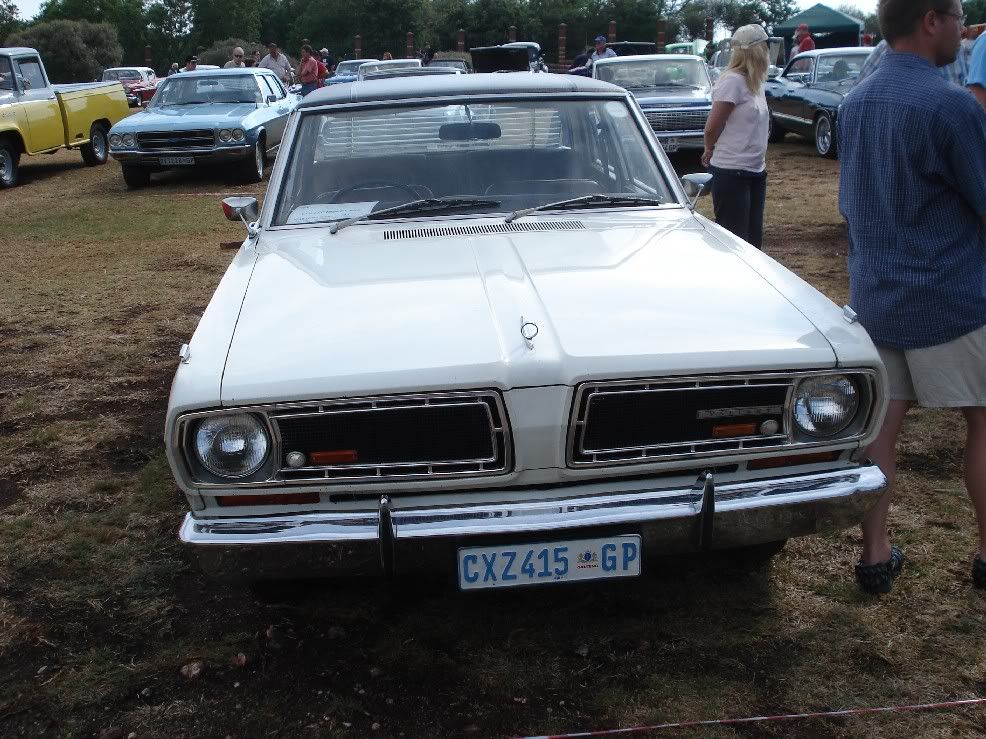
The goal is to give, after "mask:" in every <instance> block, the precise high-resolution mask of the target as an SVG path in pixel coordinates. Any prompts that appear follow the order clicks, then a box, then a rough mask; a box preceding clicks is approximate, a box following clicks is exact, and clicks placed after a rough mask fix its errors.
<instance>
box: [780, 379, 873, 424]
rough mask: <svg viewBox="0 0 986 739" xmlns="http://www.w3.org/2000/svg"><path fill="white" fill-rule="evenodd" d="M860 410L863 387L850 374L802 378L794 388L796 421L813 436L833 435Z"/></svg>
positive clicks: (850, 421)
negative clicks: (858, 385)
mask: <svg viewBox="0 0 986 739" xmlns="http://www.w3.org/2000/svg"><path fill="white" fill-rule="evenodd" d="M858 410H859V388H858V387H857V386H856V383H855V382H853V381H852V379H850V378H849V377H847V376H846V375H826V376H823V377H810V378H808V379H806V380H802V381H801V382H800V383H799V384H798V386H797V388H796V389H795V391H794V423H795V425H796V426H797V427H798V429H800V430H801V431H803V432H804V433H806V434H808V435H809V436H816V437H822V436H833V435H835V434H837V433H839V432H840V431H842V430H843V429H845V428H846V426H848V425H849V424H850V423H852V421H853V419H854V418H855V417H856V411H858Z"/></svg>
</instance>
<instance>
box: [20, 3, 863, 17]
mask: <svg viewBox="0 0 986 739" xmlns="http://www.w3.org/2000/svg"><path fill="white" fill-rule="evenodd" d="M41 1H42V0H15V2H16V5H17V7H18V8H19V9H20V11H21V18H26V19H30V18H33V17H34V16H35V15H36V14H37V12H38V8H39V7H41ZM846 1H847V2H849V3H851V4H852V5H855V6H856V7H858V8H859V9H860V10H863V11H869V12H871V13H875V12H876V3H877V0H846ZM330 2H331V0H330ZM816 2H817V0H798V6H799V7H801V8H810V7H811V6H812V5H814V4H815V3H816ZM827 4H829V5H831V6H833V7H835V6H836V5H840V4H842V0H836V1H834V2H830V3H827Z"/></svg>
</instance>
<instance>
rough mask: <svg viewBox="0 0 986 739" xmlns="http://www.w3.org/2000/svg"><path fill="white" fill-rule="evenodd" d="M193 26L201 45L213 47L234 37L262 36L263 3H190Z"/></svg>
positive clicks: (248, 0)
mask: <svg viewBox="0 0 986 739" xmlns="http://www.w3.org/2000/svg"><path fill="white" fill-rule="evenodd" d="M191 10H192V27H193V28H194V36H195V39H196V41H197V42H198V44H199V45H200V46H206V47H208V46H211V45H212V44H213V43H214V42H215V41H218V40H219V39H226V38H231V37H234V36H236V37H242V38H257V35H258V34H259V33H260V3H259V1H258V0H237V1H236V2H234V3H217V2H214V1H213V0H191Z"/></svg>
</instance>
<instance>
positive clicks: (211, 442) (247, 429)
mask: <svg viewBox="0 0 986 739" xmlns="http://www.w3.org/2000/svg"><path fill="white" fill-rule="evenodd" d="M269 450H270V439H269V438H268V436H267V430H266V429H265V428H264V425H263V424H262V423H261V422H260V421H258V420H257V419H256V418H255V417H254V416H251V415H249V414H247V413H238V414H236V415H228V416H216V417H214V418H207V419H206V420H204V421H202V422H201V423H200V424H199V425H198V428H196V429H195V456H196V457H198V460H199V462H200V463H201V464H202V466H203V467H205V468H206V469H207V470H208V471H209V472H211V473H212V474H214V475H216V476H217V477H234V478H235V477H248V476H250V475H252V474H253V473H254V472H256V471H257V470H259V469H260V468H261V467H262V466H263V464H264V461H265V460H266V459H267V452H268V451H269Z"/></svg>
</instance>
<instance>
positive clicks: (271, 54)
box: [257, 41, 291, 85]
mask: <svg viewBox="0 0 986 739" xmlns="http://www.w3.org/2000/svg"><path fill="white" fill-rule="evenodd" d="M267 51H268V53H267V56H265V57H264V58H263V59H261V60H260V64H258V65H257V66H258V67H263V68H264V69H269V70H271V71H272V72H273V73H274V74H276V75H277V76H278V78H279V79H280V80H281V82H283V83H284V84H285V85H289V84H291V62H289V61H288V58H287V57H286V56H284V54H282V53H281V51H280V49H278V48H277V44H276V43H274V42H273V41H271V42H270V43H269V44H267Z"/></svg>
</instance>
